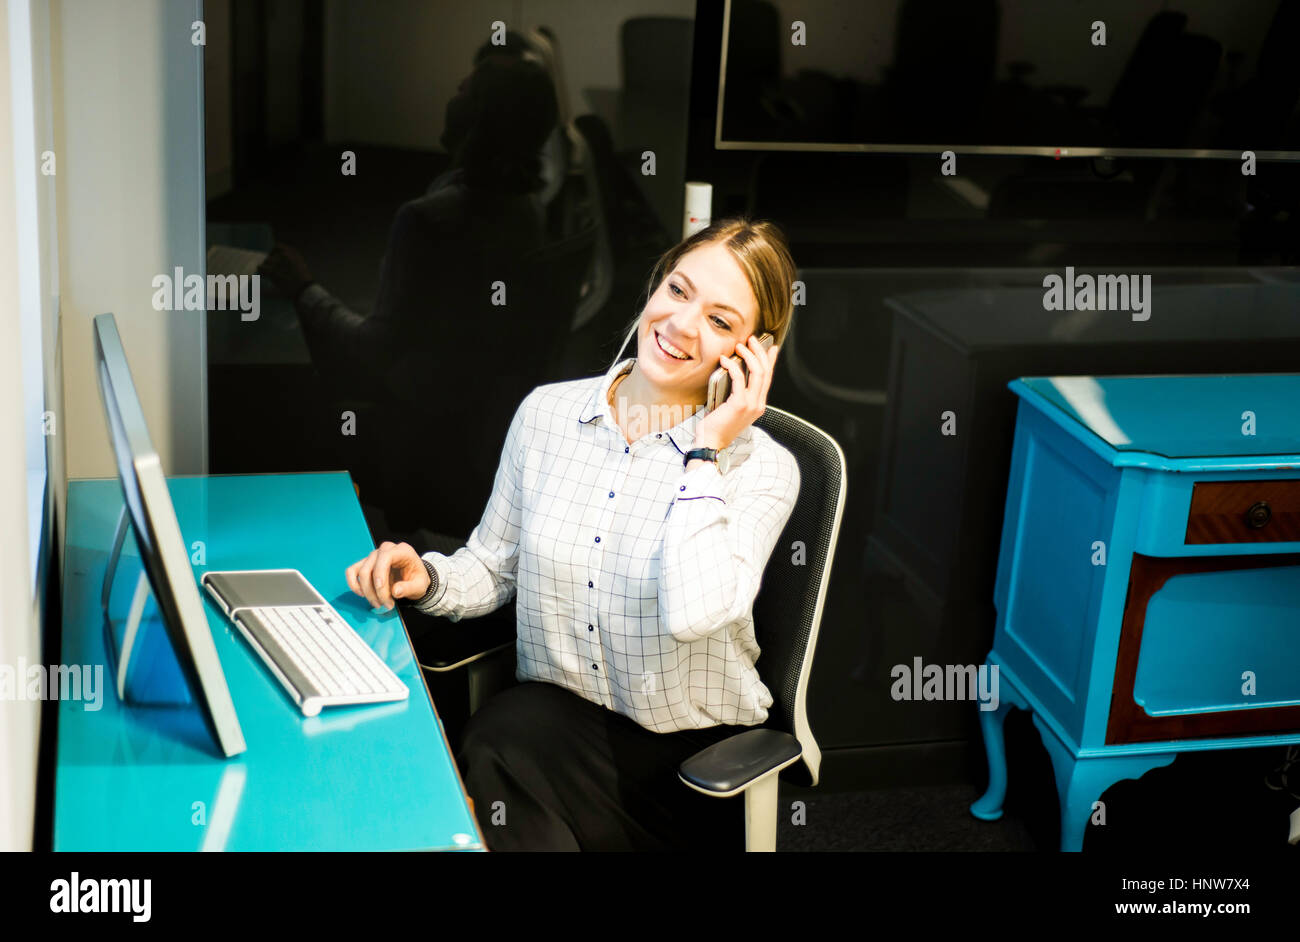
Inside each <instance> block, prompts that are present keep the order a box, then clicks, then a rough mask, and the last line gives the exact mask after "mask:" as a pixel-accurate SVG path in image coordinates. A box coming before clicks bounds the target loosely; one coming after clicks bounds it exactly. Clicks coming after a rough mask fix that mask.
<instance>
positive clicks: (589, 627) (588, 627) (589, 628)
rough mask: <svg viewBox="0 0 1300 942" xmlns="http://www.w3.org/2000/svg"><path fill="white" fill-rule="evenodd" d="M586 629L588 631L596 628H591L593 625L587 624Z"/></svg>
mask: <svg viewBox="0 0 1300 942" xmlns="http://www.w3.org/2000/svg"><path fill="white" fill-rule="evenodd" d="M587 630H588V631H595V630H596V629H595V628H593V627H591V625H588V626H587Z"/></svg>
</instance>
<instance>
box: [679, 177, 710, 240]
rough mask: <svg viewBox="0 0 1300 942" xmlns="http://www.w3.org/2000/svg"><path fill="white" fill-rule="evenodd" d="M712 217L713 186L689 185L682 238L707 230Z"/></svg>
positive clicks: (693, 183)
mask: <svg viewBox="0 0 1300 942" xmlns="http://www.w3.org/2000/svg"><path fill="white" fill-rule="evenodd" d="M712 216H713V184H712V183H699V182H690V183H687V184H686V212H685V213H684V214H683V217H682V238H683V239H686V238H689V237H690V236H692V235H694V234H695V233H697V232H699V231H700V230H701V229H707V228H708V227H709V222H710V220H711V219H712Z"/></svg>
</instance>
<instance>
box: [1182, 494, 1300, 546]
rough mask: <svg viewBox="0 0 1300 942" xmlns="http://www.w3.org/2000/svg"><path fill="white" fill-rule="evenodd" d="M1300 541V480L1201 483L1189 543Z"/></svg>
mask: <svg viewBox="0 0 1300 942" xmlns="http://www.w3.org/2000/svg"><path fill="white" fill-rule="evenodd" d="M1291 540H1300V480H1296V479H1291V480H1285V481H1198V482H1197V483H1196V484H1195V485H1193V487H1192V508H1191V510H1190V511H1189V512H1188V515H1187V535H1186V536H1185V537H1184V539H1183V542H1184V543H1185V544H1193V543H1279V542H1286V541H1291Z"/></svg>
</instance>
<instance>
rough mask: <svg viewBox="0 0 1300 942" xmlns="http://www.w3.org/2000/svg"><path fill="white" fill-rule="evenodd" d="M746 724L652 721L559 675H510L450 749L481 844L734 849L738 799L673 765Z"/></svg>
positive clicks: (740, 843)
mask: <svg viewBox="0 0 1300 942" xmlns="http://www.w3.org/2000/svg"><path fill="white" fill-rule="evenodd" d="M750 728H751V727H747V726H715V727H712V728H710V729H703V730H687V731H683V732H677V733H655V732H651V731H650V730H648V729H646V728H645V727H643V726H641V725H640V724H639V723H637V722H635V721H634V720H631V719H629V718H627V717H625V716H623V715H622V714H621V713H615V712H614V711H613V710H609V709H606V708H605V707H603V706H600V705H599V704H595V703H592V702H590V701H589V700H584V699H583V698H582V697H579V696H578V695H577V694H574V693H571V692H569V691H568V690H566V689H564V688H563V687H559V686H557V685H555V684H549V683H537V682H528V683H523V684H520V685H518V686H515V687H508V688H506V689H505V690H503V691H501V692H500V693H498V694H496V695H495V696H493V697H492V698H491V699H490V700H489V701H488V702H487V703H485V704H484V705H483V706H482V707H480V708H479V709H478V711H477V712H475V713H474V715H473V716H471V717H470V719H469V722H468V723H467V724H466V726H465V732H464V735H463V737H462V740H461V746H460V750H459V752H458V753H457V756H456V761H457V764H458V765H459V766H460V771H461V775H462V777H463V778H464V780H465V789H466V791H468V792H469V795H470V797H471V798H473V799H474V810H475V813H476V814H477V816H478V821H479V825H480V827H481V828H482V830H483V837H484V839H485V841H486V842H487V846H488V849H489V850H494V851H496V850H584V851H585V850H595V851H645V850H653V851H699V850H708V851H722V850H726V851H742V850H744V848H745V800H744V796H743V795H736V796H734V797H732V798H711V797H709V796H708V795H703V794H700V793H699V792H697V791H695V790H694V789H692V788H689V787H687V786H686V785H684V784H683V783H682V782H681V780H680V779H679V778H678V777H677V768H678V766H679V765H680V764H681V762H682V760H684V759H686V758H688V757H690V756H691V755H694V754H695V753H696V752H698V751H699V750H700V749H703V748H705V747H706V746H710V745H712V744H713V743H715V742H717V741H719V740H720V739H725V738H727V737H728V736H731V735H734V734H736V733H738V732H743V731H745V730H746V729H750Z"/></svg>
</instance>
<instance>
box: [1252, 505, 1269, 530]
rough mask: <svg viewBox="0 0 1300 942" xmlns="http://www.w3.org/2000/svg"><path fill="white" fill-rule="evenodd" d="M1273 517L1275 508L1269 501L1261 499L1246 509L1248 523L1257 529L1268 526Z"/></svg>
mask: <svg viewBox="0 0 1300 942" xmlns="http://www.w3.org/2000/svg"><path fill="white" fill-rule="evenodd" d="M1272 519H1273V510H1272V508H1270V507H1269V506H1268V501H1266V500H1261V501H1259V502H1257V503H1255V504H1253V505H1252V506H1251V508H1250V510H1247V511H1246V524H1247V525H1248V526H1250V527H1253V528H1254V529H1256V530H1259V529H1262V528H1263V527H1266V526H1268V522H1269V521H1270V520H1272Z"/></svg>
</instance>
